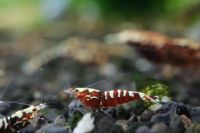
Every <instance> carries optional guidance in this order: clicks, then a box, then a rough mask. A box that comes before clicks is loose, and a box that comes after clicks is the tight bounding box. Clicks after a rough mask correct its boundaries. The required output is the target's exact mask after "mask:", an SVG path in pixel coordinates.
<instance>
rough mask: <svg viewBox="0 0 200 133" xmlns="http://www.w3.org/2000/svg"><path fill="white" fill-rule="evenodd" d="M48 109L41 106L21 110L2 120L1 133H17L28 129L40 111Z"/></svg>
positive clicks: (0, 124) (0, 123)
mask: <svg viewBox="0 0 200 133" xmlns="http://www.w3.org/2000/svg"><path fill="white" fill-rule="evenodd" d="M46 107H47V105H46V104H39V105H37V106H33V105H31V106H30V107H28V108H25V109H23V110H19V111H17V112H15V113H14V114H12V115H10V116H5V117H3V118H1V119H0V133H15V132H17V131H19V130H20V129H22V128H24V127H26V126H27V125H28V124H29V123H30V122H31V120H32V119H34V118H35V117H36V116H37V114H38V112H39V111H41V110H42V109H44V108H46Z"/></svg>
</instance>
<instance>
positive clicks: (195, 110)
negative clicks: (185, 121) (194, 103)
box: [190, 107, 200, 123]
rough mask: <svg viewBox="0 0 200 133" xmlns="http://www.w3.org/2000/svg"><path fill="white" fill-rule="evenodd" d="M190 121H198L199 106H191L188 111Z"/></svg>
mask: <svg viewBox="0 0 200 133" xmlns="http://www.w3.org/2000/svg"><path fill="white" fill-rule="evenodd" d="M190 113H191V117H192V121H193V122H197V123H200V107H193V108H192V109H191V111H190Z"/></svg>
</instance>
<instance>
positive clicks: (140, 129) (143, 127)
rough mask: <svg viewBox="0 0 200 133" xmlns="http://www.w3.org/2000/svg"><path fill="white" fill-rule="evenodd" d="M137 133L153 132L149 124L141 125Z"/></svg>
mask: <svg viewBox="0 0 200 133" xmlns="http://www.w3.org/2000/svg"><path fill="white" fill-rule="evenodd" d="M136 133H153V132H152V131H151V129H150V128H149V127H147V126H141V127H139V128H138V129H137V130H136Z"/></svg>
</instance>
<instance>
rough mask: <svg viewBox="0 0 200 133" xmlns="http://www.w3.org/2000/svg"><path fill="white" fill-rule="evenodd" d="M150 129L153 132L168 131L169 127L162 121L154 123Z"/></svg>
mask: <svg viewBox="0 0 200 133" xmlns="http://www.w3.org/2000/svg"><path fill="white" fill-rule="evenodd" d="M151 131H152V132H154V133H168V131H169V128H168V126H167V125H166V124H164V123H156V124H154V125H153V126H152V128H151Z"/></svg>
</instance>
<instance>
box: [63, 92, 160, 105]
mask: <svg viewBox="0 0 200 133" xmlns="http://www.w3.org/2000/svg"><path fill="white" fill-rule="evenodd" d="M69 91H71V92H73V94H74V96H75V97H77V98H78V99H79V100H80V101H81V102H82V103H83V104H85V105H86V106H88V107H91V108H93V109H99V108H107V107H114V106H116V105H121V104H124V103H128V102H131V101H135V100H144V101H146V102H152V103H159V101H158V97H156V96H155V97H153V96H148V95H146V94H144V93H142V92H137V91H130V90H122V89H116V90H110V91H100V90H97V89H92V88H75V89H69ZM66 92H68V91H66Z"/></svg>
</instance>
